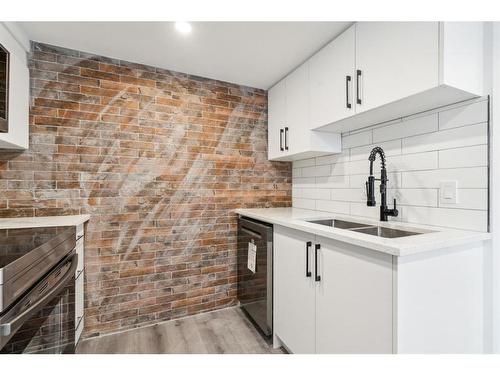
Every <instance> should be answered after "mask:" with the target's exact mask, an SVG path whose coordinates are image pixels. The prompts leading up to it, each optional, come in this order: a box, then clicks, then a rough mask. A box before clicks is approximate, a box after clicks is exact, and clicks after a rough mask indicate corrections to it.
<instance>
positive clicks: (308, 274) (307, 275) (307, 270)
mask: <svg viewBox="0 0 500 375" xmlns="http://www.w3.org/2000/svg"><path fill="white" fill-rule="evenodd" d="M311 246H312V242H311V241H307V242H306V277H311V271H309V248H310V247H311Z"/></svg>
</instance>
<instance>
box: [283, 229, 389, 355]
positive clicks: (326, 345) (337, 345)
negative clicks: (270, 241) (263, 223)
mask: <svg viewBox="0 0 500 375" xmlns="http://www.w3.org/2000/svg"><path fill="white" fill-rule="evenodd" d="M307 256H309V257H307ZM274 265H275V276H274V277H275V283H274V296H275V303H274V309H275V319H274V330H275V334H276V335H277V336H278V338H279V339H280V340H281V341H282V343H283V344H284V346H285V347H286V348H287V349H288V350H290V351H291V352H292V353H392V272H393V271H392V256H391V255H388V254H382V253H376V252H374V251H370V250H367V249H363V248H358V247H356V248H355V247H354V246H351V245H349V244H346V243H342V242H338V241H334V240H331V239H327V238H323V237H319V236H314V235H312V234H308V233H304V232H300V231H297V230H293V229H289V228H284V227H280V226H275V228H274Z"/></svg>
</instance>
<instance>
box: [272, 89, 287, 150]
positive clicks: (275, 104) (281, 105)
mask: <svg viewBox="0 0 500 375" xmlns="http://www.w3.org/2000/svg"><path fill="white" fill-rule="evenodd" d="M267 97H268V108H267V110H268V121H267V140H268V142H267V150H268V151H267V152H268V158H269V159H271V160H272V159H275V158H277V157H279V156H280V155H282V153H283V152H284V151H285V149H284V146H283V141H284V140H283V137H284V134H283V133H284V131H285V129H284V128H285V122H286V120H285V110H286V108H285V107H286V102H285V81H284V80H283V81H281V82H279V83H278V84H277V85H276V86H274V87H272V88H271V89H269V92H268V94H267Z"/></svg>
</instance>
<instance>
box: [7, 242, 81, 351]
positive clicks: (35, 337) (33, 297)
mask: <svg viewBox="0 0 500 375" xmlns="http://www.w3.org/2000/svg"><path fill="white" fill-rule="evenodd" d="M77 264H78V255H77V254H76V253H74V251H73V252H72V253H71V254H69V255H68V256H67V257H66V258H64V259H63V260H62V261H61V262H59V263H58V265H57V266H56V267H54V268H53V269H52V270H51V271H50V272H49V273H48V274H47V275H46V276H45V277H44V278H42V279H41V280H40V281H39V282H38V283H37V284H36V285H35V286H34V287H33V288H31V289H30V290H29V291H28V292H27V293H26V294H25V295H24V296H23V297H21V298H20V299H19V300H18V302H17V303H15V304H14V305H13V306H12V307H11V308H9V309H8V310H7V311H6V312H4V313H3V314H2V315H1V316H0V353H45V354H47V353H74V351H75V270H76V267H77Z"/></svg>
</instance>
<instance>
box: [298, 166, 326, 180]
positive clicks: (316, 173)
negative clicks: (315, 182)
mask: <svg viewBox="0 0 500 375" xmlns="http://www.w3.org/2000/svg"><path fill="white" fill-rule="evenodd" d="M330 169H331V167H330V166H329V165H318V166H315V167H309V168H302V172H301V173H302V174H301V176H302V177H320V176H329V175H330Z"/></svg>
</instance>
